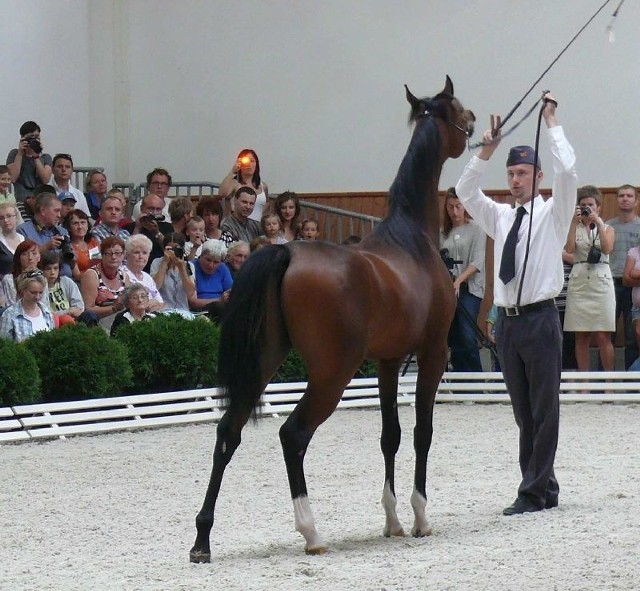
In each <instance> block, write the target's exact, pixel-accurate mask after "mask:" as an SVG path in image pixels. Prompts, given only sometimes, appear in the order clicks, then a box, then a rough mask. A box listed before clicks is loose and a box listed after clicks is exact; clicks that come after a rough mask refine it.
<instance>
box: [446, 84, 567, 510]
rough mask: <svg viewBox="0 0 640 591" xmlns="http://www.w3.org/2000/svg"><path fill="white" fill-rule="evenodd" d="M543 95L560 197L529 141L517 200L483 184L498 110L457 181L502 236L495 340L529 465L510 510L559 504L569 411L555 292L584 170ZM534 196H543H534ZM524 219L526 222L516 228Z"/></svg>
mask: <svg viewBox="0 0 640 591" xmlns="http://www.w3.org/2000/svg"><path fill="white" fill-rule="evenodd" d="M543 100H544V109H543V112H542V116H543V118H544V120H545V123H546V126H547V128H548V130H547V134H548V137H549V144H550V146H551V155H552V161H553V171H554V179H553V189H552V195H553V197H552V198H551V199H549V200H547V201H544V200H543V198H542V197H541V196H540V195H539V194H538V186H539V183H540V181H541V180H542V170H541V167H540V161H539V160H538V162H537V163H536V160H535V154H534V150H533V149H532V148H531V147H529V146H517V147H515V148H512V149H511V150H510V152H509V157H508V159H507V179H508V183H509V190H510V192H511V194H512V196H513V197H514V198H515V201H516V205H517V208H516V209H513V208H511V207H510V206H509V205H508V204H498V203H495V202H494V201H493V200H492V199H490V198H489V197H487V196H485V195H484V193H483V192H482V191H481V190H480V180H481V176H482V173H483V172H484V170H485V169H486V167H487V161H488V160H489V158H490V157H491V156H492V155H493V153H494V151H495V150H496V148H497V147H498V145H499V143H500V131H499V126H500V118H499V117H494V116H492V117H491V129H489V130H488V131H486V132H485V135H484V145H483V147H482V149H481V150H480V152H479V153H478V155H477V156H473V157H472V158H471V161H470V162H469V164H467V167H466V168H465V170H464V172H463V173H462V176H461V177H460V180H459V181H458V184H457V186H456V192H457V194H458V197H459V198H460V201H461V202H462V203H463V204H464V206H465V208H466V209H467V211H469V213H470V214H471V215H472V216H473V218H474V220H475V222H476V223H477V224H478V225H480V227H482V228H483V230H484V231H485V232H486V233H487V234H488V235H489V236H490V237H491V238H493V239H494V240H495V246H494V271H495V272H494V276H495V281H494V302H495V304H496V306H497V307H498V320H497V322H496V344H497V349H498V356H499V359H500V364H501V367H502V372H503V374H504V379H505V382H506V384H507V388H508V390H509V396H510V398H511V404H512V406H513V413H514V415H515V419H516V424H517V425H518V428H519V430H520V442H519V444H520V445H519V448H520V455H519V460H520V470H521V472H522V482H521V483H520V486H519V488H518V497H517V498H516V500H515V501H514V502H513V504H511V505H510V506H509V507H506V508H505V509H504V511H503V513H504V515H515V514H519V513H530V512H534V511H541V510H542V509H550V508H552V507H556V506H557V505H558V493H559V486H558V481H557V480H556V478H555V474H554V470H553V464H554V460H555V454H556V448H557V444H558V423H559V415H560V410H559V407H560V404H559V394H560V373H561V368H562V328H561V326H560V320H559V317H558V312H557V309H556V307H555V303H554V299H553V298H554V297H555V296H557V295H558V293H560V290H561V289H562V284H563V268H562V256H561V255H562V248H563V246H564V244H565V242H566V239H567V233H568V231H569V226H570V223H571V218H572V216H573V215H574V212H575V203H576V190H577V185H578V179H577V175H576V172H575V155H574V152H573V148H572V147H571V145H570V144H569V142H568V141H567V139H566V138H565V136H564V132H563V130H562V127H561V126H559V125H558V123H557V120H556V116H555V112H556V106H557V103H556V102H555V100H554V99H553V97H552V96H551V95H550V94H548V93H547V94H546V95H545V96H544V99H543ZM536 164H537V165H536ZM532 195H535V196H536V197H535V198H534V199H533V200H532ZM518 210H520V212H518ZM517 219H520V221H521V222H522V223H521V225H520V226H519V229H518V228H517V227H516V228H514V231H512V227H513V226H516V223H515V222H516V221H517ZM509 234H511V237H513V241H514V242H515V240H516V238H517V243H514V244H513V246H515V257H513V254H512V255H511V257H510V256H509V252H508V251H509V250H510V249H509V248H508V244H509V242H511V240H510V238H511V237H510V236H509ZM527 243H529V244H528V245H527ZM527 250H529V252H528V255H526V251H527ZM511 252H512V253H513V250H512V251H511ZM503 254H504V257H503ZM503 258H504V260H503ZM509 267H510V268H509Z"/></svg>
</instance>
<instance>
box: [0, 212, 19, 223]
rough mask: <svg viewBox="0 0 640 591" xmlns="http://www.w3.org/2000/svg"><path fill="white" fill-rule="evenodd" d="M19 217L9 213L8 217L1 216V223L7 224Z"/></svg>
mask: <svg viewBox="0 0 640 591" xmlns="http://www.w3.org/2000/svg"><path fill="white" fill-rule="evenodd" d="M16 217H18V216H17V215H16V214H15V213H8V214H7V215H2V216H0V222H6V221H7V220H10V219H12V218H16Z"/></svg>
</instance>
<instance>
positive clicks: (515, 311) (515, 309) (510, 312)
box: [504, 306, 520, 316]
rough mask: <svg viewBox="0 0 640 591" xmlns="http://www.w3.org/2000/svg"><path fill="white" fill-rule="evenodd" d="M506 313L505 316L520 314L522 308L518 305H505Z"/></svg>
mask: <svg viewBox="0 0 640 591" xmlns="http://www.w3.org/2000/svg"><path fill="white" fill-rule="evenodd" d="M504 315H505V316H520V310H518V307H517V306H513V307H512V308H507V307H505V309H504Z"/></svg>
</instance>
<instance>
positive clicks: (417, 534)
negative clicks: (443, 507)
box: [411, 525, 433, 538]
mask: <svg viewBox="0 0 640 591" xmlns="http://www.w3.org/2000/svg"><path fill="white" fill-rule="evenodd" d="M432 533H433V531H432V530H431V528H430V527H429V526H428V525H427V526H426V527H424V528H413V529H412V530H411V535H412V536H413V537H414V538H424V537H426V536H430V535H431V534H432Z"/></svg>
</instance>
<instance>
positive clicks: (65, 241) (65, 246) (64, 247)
mask: <svg viewBox="0 0 640 591" xmlns="http://www.w3.org/2000/svg"><path fill="white" fill-rule="evenodd" d="M53 233H54V235H55V236H62V242H61V243H60V252H61V253H62V260H63V261H68V262H70V261H72V260H73V259H75V258H76V255H75V252H74V251H73V247H72V246H71V239H70V238H69V236H67V235H65V234H63V233H62V232H61V231H60V229H59V228H55V229H54V231H53Z"/></svg>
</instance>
